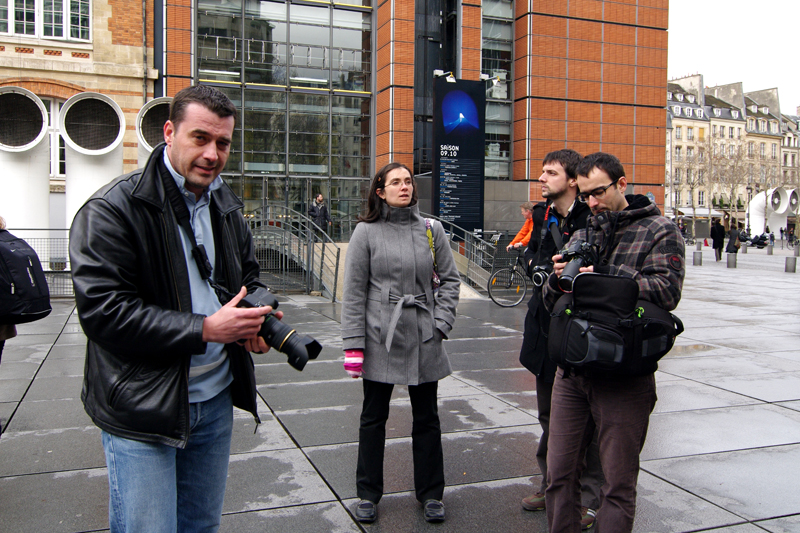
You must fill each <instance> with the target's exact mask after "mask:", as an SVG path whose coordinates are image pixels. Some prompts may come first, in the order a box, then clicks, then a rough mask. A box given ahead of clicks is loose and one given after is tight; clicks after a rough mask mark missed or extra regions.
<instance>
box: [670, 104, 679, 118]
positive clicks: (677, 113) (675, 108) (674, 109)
mask: <svg viewBox="0 0 800 533" xmlns="http://www.w3.org/2000/svg"><path fill="white" fill-rule="evenodd" d="M672 112H673V113H674V114H675V116H676V117H679V116H681V108H680V107H678V106H676V105H674V106H672Z"/></svg>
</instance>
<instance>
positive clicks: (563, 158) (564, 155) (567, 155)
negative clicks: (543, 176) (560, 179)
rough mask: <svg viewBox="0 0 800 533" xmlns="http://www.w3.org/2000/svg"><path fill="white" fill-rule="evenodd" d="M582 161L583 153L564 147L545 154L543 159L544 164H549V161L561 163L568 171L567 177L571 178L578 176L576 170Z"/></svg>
mask: <svg viewBox="0 0 800 533" xmlns="http://www.w3.org/2000/svg"><path fill="white" fill-rule="evenodd" d="M580 162H581V154H579V153H578V152H576V151H575V150H570V149H569V148H564V149H563V150H556V151H555V152H550V153H549V154H547V155H546V156H544V161H542V165H547V164H549V163H559V164H561V166H562V167H563V168H564V171H565V172H566V173H567V177H570V178H577V177H578V176H577V174H575V170H576V169H577V168H578V163H580Z"/></svg>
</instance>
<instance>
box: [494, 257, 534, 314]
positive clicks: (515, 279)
mask: <svg viewBox="0 0 800 533" xmlns="http://www.w3.org/2000/svg"><path fill="white" fill-rule="evenodd" d="M515 251H516V252H517V260H516V261H515V263H514V266H512V267H505V268H500V269H498V270H496V271H495V272H494V273H493V274H492V276H491V277H490V278H489V283H488V284H487V287H486V289H487V291H488V292H489V298H491V299H492V301H493V302H494V303H496V304H497V305H499V306H500V307H514V306H515V305H518V304H519V303H520V302H521V301H522V300H524V299H525V295H526V294H527V293H528V276H527V274H525V262H524V261H523V259H522V257H523V253H524V252H523V249H522V248H517V249H516V250H515Z"/></svg>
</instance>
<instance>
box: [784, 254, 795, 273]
mask: <svg viewBox="0 0 800 533" xmlns="http://www.w3.org/2000/svg"><path fill="white" fill-rule="evenodd" d="M785 271H786V272H789V273H791V274H794V273H795V272H796V271H797V258H796V257H787V258H786V269H785Z"/></svg>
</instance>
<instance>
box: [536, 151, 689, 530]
mask: <svg viewBox="0 0 800 533" xmlns="http://www.w3.org/2000/svg"><path fill="white" fill-rule="evenodd" d="M577 175H578V187H580V190H581V191H583V192H581V193H580V194H578V199H579V201H582V202H585V203H586V204H588V206H589V208H590V209H591V211H592V216H591V217H589V220H588V221H587V225H586V229H583V230H580V231H578V232H576V233H575V234H574V235H573V237H572V239H571V241H570V243H571V242H573V241H577V240H582V241H586V242H589V243H592V244H594V245H596V246H597V248H598V252H599V258H600V259H599V261H598V263H597V264H595V265H592V266H587V267H582V268H581V269H580V271H581V272H597V273H603V274H608V275H616V276H626V277H630V278H633V279H634V280H636V282H637V283H638V285H639V298H641V299H643V300H648V301H650V302H652V303H654V304H656V305H658V306H660V307H662V308H664V309H665V310H667V311H671V310H673V309H675V307H677V305H678V302H679V301H680V298H681V289H682V286H683V278H684V273H685V263H684V245H683V239H682V238H681V235H680V232H679V230H678V228H677V226H675V224H673V223H672V221H670V220H669V219H667V218H665V217H663V216H661V212H660V211H659V210H658V207H656V206H655V205H654V204H653V203H651V202H650V200H649V199H648V198H647V197H646V196H643V195H629V196H626V195H625V189H626V187H627V185H628V181H627V178H626V177H625V171H624V169H623V167H622V164H620V162H619V160H618V159H617V158H616V157H614V156H613V155H610V154H606V153H601V152H598V153H595V154H591V155H588V156H586V157H585V158H584V159H583V160H582V161H581V163H580V164H579V165H578V169H577ZM568 246H569V245H568ZM560 259H561V256H560V255H555V256H553V261H554V262H555V264H554V267H553V274H551V275H550V277H549V278H548V280H547V282H546V283H545V286H544V290H543V297H544V301H545V306H546V307H547V308H548V309H549V310H552V309H553V305H554V304H555V301H556V300H557V299H558V298H559V297H560V296H561V294H562V291H561V289H560V288H559V287H558V277H559V276H560V275H561V273H562V272H563V270H564V267H565V266H566V263H562V262H559V260H560ZM655 403H656V385H655V376H654V373H650V374H647V375H644V376H635V377H620V376H618V375H613V374H601V373H597V372H589V371H580V370H577V371H576V369H571V371H570V372H568V373H567V372H565V370H564V369H561V368H560V369H559V370H558V372H557V373H556V380H555V383H554V384H553V397H552V413H551V420H550V438H549V446H548V453H547V465H548V476H549V478H548V479H549V484H548V486H547V491H546V492H545V503H546V507H547V521H548V524H549V526H550V533H562V532H570V533H576V532H578V531H580V527H581V526H580V499H579V483H578V478H579V476H580V471H581V470H582V465H581V462H582V461H581V458H582V457H583V455H582V454H583V453H584V452H585V450H586V448H587V446H588V444H589V438H588V437H587V435H586V427H587V425H588V424H590V423H591V422H590V421H592V420H593V421H594V423H595V424H596V426H597V431H598V437H599V438H598V440H599V445H600V463H601V465H602V467H603V474H604V476H605V479H606V482H605V485H603V499H602V501H601V503H600V509H599V511H598V513H597V517H596V519H595V528H596V530H595V531H596V533H604V532H605V533H608V532H611V533H625V532H629V531H631V530H632V529H633V520H634V515H635V512H636V483H637V479H638V475H639V453H640V452H641V450H642V447H643V446H644V441H645V437H646V436H647V426H648V423H649V419H650V413H651V412H652V410H653V408H654V407H655Z"/></svg>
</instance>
